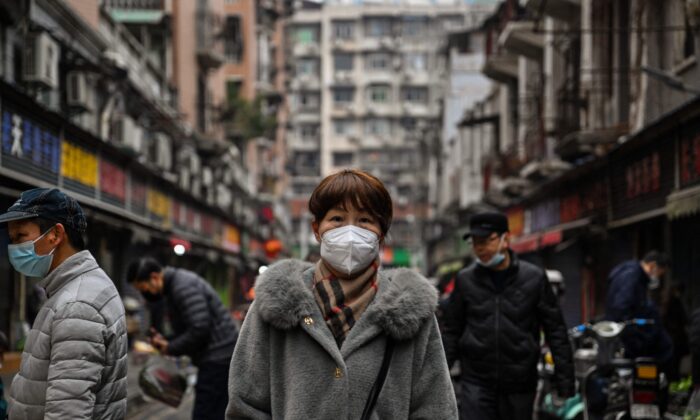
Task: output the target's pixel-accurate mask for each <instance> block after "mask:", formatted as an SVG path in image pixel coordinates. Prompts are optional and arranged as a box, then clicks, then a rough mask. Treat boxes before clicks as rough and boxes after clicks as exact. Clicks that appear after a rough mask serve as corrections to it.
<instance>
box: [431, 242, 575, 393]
mask: <svg viewBox="0 0 700 420" xmlns="http://www.w3.org/2000/svg"><path fill="white" fill-rule="evenodd" d="M510 256H511V266H510V267H509V268H508V275H507V278H506V281H505V285H504V288H503V290H502V291H501V292H500V293H499V291H498V290H497V288H496V286H495V285H494V283H493V281H492V280H491V276H490V274H489V269H487V268H484V267H482V266H480V265H477V264H472V265H471V266H469V267H467V268H465V269H463V270H462V271H460V272H459V274H458V275H457V282H456V284H455V289H454V292H453V293H452V295H451V296H450V300H449V302H448V304H447V308H446V311H445V333H444V334H443V339H444V345H445V351H446V353H447V363H448V364H450V365H452V363H453V362H454V361H455V360H457V359H458V358H459V360H460V365H461V368H462V379H463V380H465V381H467V382H471V383H475V384H478V385H481V386H484V387H489V388H493V389H495V390H497V391H500V392H532V391H534V390H535V388H536V386H537V379H538V376H537V361H538V359H539V356H540V330H541V329H542V330H544V333H545V337H546V340H547V342H548V343H549V347H550V349H551V351H552V355H553V356H554V361H555V364H556V371H555V376H556V380H557V383H558V386H559V389H558V390H559V392H560V393H561V394H563V395H567V396H570V395H573V393H574V367H573V356H572V352H571V346H570V344H569V338H568V332H567V329H566V325H565V323H564V318H563V317H562V314H561V310H560V309H559V304H558V302H557V299H556V297H555V296H554V292H553V291H552V289H551V287H550V285H549V282H548V281H547V277H546V275H545V273H544V270H542V269H540V268H539V267H536V266H535V265H533V264H530V263H528V262H525V261H518V259H517V258H516V257H515V255H514V254H513V253H511V255H510Z"/></svg>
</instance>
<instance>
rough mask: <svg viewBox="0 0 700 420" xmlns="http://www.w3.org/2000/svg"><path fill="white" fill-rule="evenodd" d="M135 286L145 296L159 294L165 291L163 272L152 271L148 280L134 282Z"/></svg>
mask: <svg viewBox="0 0 700 420" xmlns="http://www.w3.org/2000/svg"><path fill="white" fill-rule="evenodd" d="M134 287H135V288H136V290H138V291H139V292H141V294H142V295H144V297H155V296H159V295H160V294H161V293H162V291H163V275H162V274H161V273H151V276H150V277H149V278H148V280H141V281H136V282H134Z"/></svg>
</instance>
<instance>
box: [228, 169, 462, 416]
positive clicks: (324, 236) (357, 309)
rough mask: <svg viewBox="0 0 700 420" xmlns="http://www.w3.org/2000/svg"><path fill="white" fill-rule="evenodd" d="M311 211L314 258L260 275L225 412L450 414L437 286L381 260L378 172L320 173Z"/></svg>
mask: <svg viewBox="0 0 700 420" xmlns="http://www.w3.org/2000/svg"><path fill="white" fill-rule="evenodd" d="M309 210H310V211H311V214H312V215H313V220H312V223H311V227H312V230H313V232H314V235H315V237H316V239H317V240H318V241H319V242H320V244H321V250H320V251H321V259H320V260H319V261H318V262H316V263H315V264H312V263H308V262H304V261H300V260H283V261H280V262H277V263H275V264H274V265H272V266H270V268H269V269H268V270H267V271H265V272H264V273H263V274H262V275H260V276H259V277H258V280H257V283H256V288H255V290H256V299H255V301H254V302H253V305H252V306H251V308H250V311H249V312H248V316H247V317H246V319H245V322H244V323H243V327H242V329H241V336H240V338H239V341H238V345H237V347H236V350H235V352H234V356H233V360H232V362H231V372H230V379H229V398H230V402H229V406H228V410H227V418H228V419H270V418H273V419H360V418H369V415H372V416H373V417H372V418H384V419H408V418H422V419H454V418H456V417H457V406H456V402H455V397H454V391H453V388H452V384H451V382H450V376H449V373H448V370H447V364H446V363H445V355H444V351H443V348H442V343H441V341H440V334H439V332H438V327H437V321H436V320H435V315H434V311H435V308H436V305H437V291H436V290H435V288H434V287H433V286H431V285H430V284H429V283H428V281H427V280H426V279H425V278H424V277H422V276H421V275H420V274H418V273H417V272H415V271H414V270H409V269H395V270H386V271H385V270H380V267H379V266H380V258H379V250H380V247H381V246H382V245H383V244H384V240H385V238H386V235H387V233H388V232H389V227H390V225H391V219H392V200H391V197H390V195H389V193H388V192H387V190H386V188H385V187H384V185H383V184H382V182H381V181H380V180H379V179H377V178H375V177H374V176H372V175H370V174H368V173H366V172H362V171H358V170H351V169H348V170H343V171H341V172H338V173H336V174H333V175H330V176H328V177H326V178H325V179H324V180H322V181H321V183H320V184H319V185H318V186H317V187H316V189H315V190H314V191H313V193H312V194H311V198H310V200H309ZM365 416H367V417H365Z"/></svg>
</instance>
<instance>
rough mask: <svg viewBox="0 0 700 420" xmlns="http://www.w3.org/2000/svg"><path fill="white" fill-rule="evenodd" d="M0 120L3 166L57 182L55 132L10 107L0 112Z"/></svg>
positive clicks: (58, 151)
mask: <svg viewBox="0 0 700 420" xmlns="http://www.w3.org/2000/svg"><path fill="white" fill-rule="evenodd" d="M1 121H2V123H1V127H0V143H1V147H0V153H2V165H3V166H4V167H7V168H9V169H12V170H14V171H17V172H20V173H23V174H25V175H29V176H32V177H34V178H37V179H40V180H43V181H46V182H50V183H53V184H57V183H58V174H59V170H60V162H61V140H60V139H59V136H58V133H57V132H56V131H52V130H50V129H48V128H46V127H45V126H43V125H42V124H39V123H38V122H36V121H34V120H32V119H31V118H29V117H26V116H24V115H22V114H20V113H17V112H15V111H13V110H11V109H5V110H4V111H3V112H2V120H1Z"/></svg>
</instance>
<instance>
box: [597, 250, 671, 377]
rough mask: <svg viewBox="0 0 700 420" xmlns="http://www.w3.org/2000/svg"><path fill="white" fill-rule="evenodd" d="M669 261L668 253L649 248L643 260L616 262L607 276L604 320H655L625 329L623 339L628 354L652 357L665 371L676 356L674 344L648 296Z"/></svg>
mask: <svg viewBox="0 0 700 420" xmlns="http://www.w3.org/2000/svg"><path fill="white" fill-rule="evenodd" d="M668 264H669V258H668V256H667V255H666V254H663V253H661V252H658V251H650V252H649V253H647V254H646V255H645V256H644V258H643V259H642V261H637V260H631V261H625V262H623V263H621V264H619V265H617V266H616V267H615V268H613V269H612V271H611V272H610V275H609V276H608V292H607V297H606V299H605V319H607V320H609V321H615V322H623V321H628V320H631V319H635V318H639V319H652V320H654V323H653V324H651V325H645V326H643V327H634V328H625V329H624V330H623V331H622V335H621V339H622V344H623V346H624V348H625V357H628V358H630V359H634V358H637V357H653V358H655V359H656V360H657V361H658V362H659V363H660V364H661V365H662V366H663V367H664V370H666V369H667V368H668V366H665V364H667V363H668V362H669V361H670V360H671V358H672V356H673V343H672V342H671V338H670V337H669V335H668V333H667V332H666V331H665V329H664V328H663V324H662V323H661V316H660V313H659V309H658V308H657V307H656V305H654V303H653V302H652V301H651V300H650V299H649V290H650V289H651V288H653V289H656V288H658V287H659V285H660V282H661V279H662V278H663V277H664V275H665V274H666V271H667V270H668Z"/></svg>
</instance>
